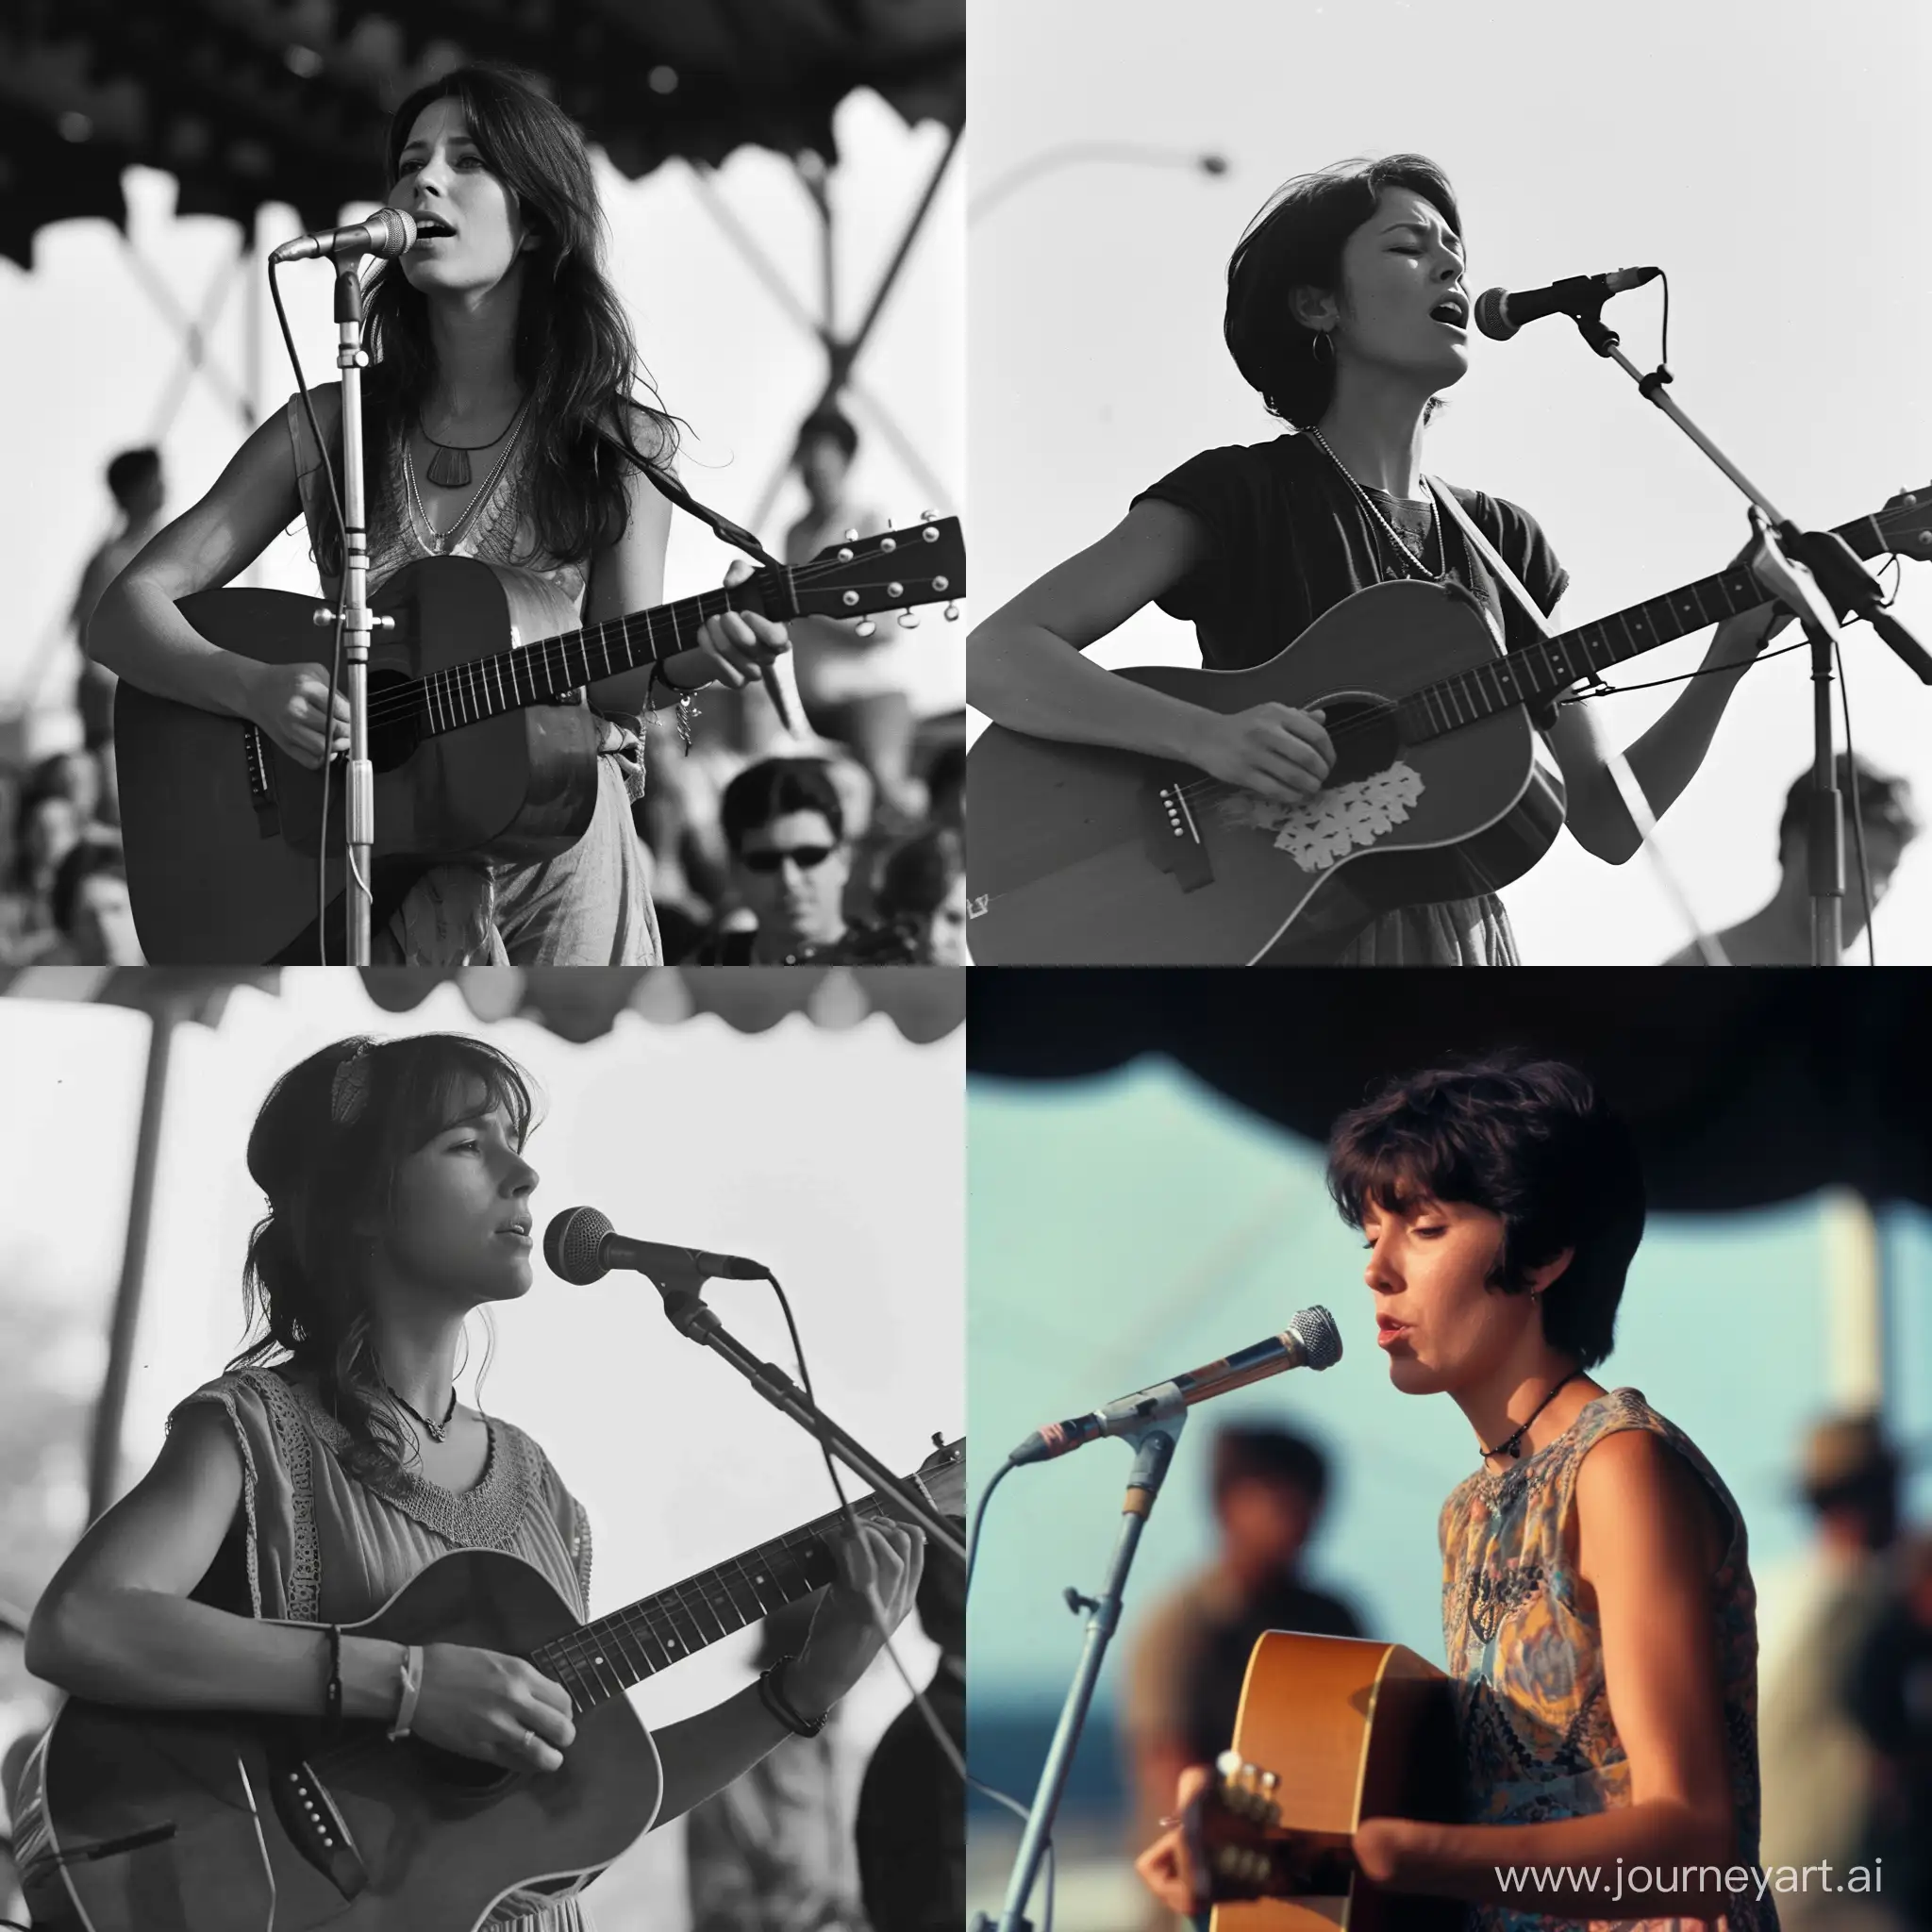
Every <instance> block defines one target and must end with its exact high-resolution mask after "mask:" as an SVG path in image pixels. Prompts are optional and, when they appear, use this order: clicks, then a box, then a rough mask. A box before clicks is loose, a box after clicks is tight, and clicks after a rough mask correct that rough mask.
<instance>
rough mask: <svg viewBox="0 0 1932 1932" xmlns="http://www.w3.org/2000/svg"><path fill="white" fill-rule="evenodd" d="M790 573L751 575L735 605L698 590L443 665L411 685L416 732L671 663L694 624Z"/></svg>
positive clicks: (692, 640) (430, 734)
mask: <svg viewBox="0 0 1932 1932" xmlns="http://www.w3.org/2000/svg"><path fill="white" fill-rule="evenodd" d="M790 578H791V572H790V571H789V570H786V571H782V572H774V571H770V570H767V571H763V572H760V573H758V575H756V576H754V577H751V578H748V579H747V580H746V582H745V583H744V584H743V585H741V586H740V587H739V603H738V604H737V605H734V603H733V601H732V593H731V592H730V591H724V590H715V591H700V592H699V594H698V595H697V596H695V597H685V598H682V599H681V600H680V601H679V602H677V603H675V604H660V605H658V607H657V608H655V609H651V610H635V611H632V612H631V613H630V615H629V616H627V617H613V618H609V619H608V620H607V621H606V622H604V623H602V624H591V625H585V626H584V628H583V629H582V630H574V631H569V632H566V633H565V634H564V635H563V636H562V637H556V638H545V639H544V640H543V641H541V643H535V644H525V645H523V646H521V647H520V648H518V649H516V650H510V651H499V652H498V653H497V654H496V655H495V656H494V657H493V658H473V659H472V660H471V661H470V662H469V663H467V664H451V665H447V666H445V667H444V668H443V669H442V670H441V671H437V672H432V673H431V674H430V675H429V676H427V677H425V678H423V679H422V680H421V681H420V682H419V683H418V684H416V685H415V686H414V688H413V690H412V692H411V697H412V699H413V708H414V710H415V713H416V716H415V724H416V727H417V729H418V730H419V731H420V732H421V733H422V734H423V735H424V736H425V737H427V738H434V737H436V736H438V735H439V734H440V733H441V732H444V731H455V730H457V729H458V727H459V726H461V725H464V724H476V723H477V722H478V721H479V720H481V719H484V718H494V717H496V716H498V715H499V714H500V713H502V712H504V711H514V710H518V709H520V708H522V707H524V706H525V705H542V704H554V703H556V701H557V700H558V698H560V697H562V696H563V695H564V694H565V693H566V692H567V691H577V690H580V689H581V688H582V687H583V686H585V685H587V684H594V683H596V682H597V680H598V679H599V678H604V677H615V676H617V675H619V674H620V673H622V672H625V671H635V670H637V669H638V667H639V666H640V665H643V664H655V663H656V662H658V659H660V658H675V656H676V655H677V654H678V652H680V651H689V650H691V649H692V648H693V647H694V646H695V645H696V643H697V630H698V626H699V625H701V624H703V623H704V621H705V620H706V619H707V618H708V617H717V616H719V615H720V614H722V613H723V612H724V611H726V610H730V609H733V608H741V606H742V603H743V601H744V600H743V595H742V593H743V591H745V590H748V589H751V588H754V587H761V586H763V585H765V584H767V583H770V582H772V581H773V580H774V579H783V580H784V581H786V583H787V586H788V589H789V584H790ZM753 608H758V606H756V605H754V607H753Z"/></svg>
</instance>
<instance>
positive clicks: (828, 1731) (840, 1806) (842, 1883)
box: [684, 1597, 883, 1932]
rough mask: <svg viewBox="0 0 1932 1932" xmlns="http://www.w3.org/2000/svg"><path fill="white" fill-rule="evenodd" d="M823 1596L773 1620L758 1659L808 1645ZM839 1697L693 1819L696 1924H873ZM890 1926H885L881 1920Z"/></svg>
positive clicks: (690, 1842) (768, 1928) (689, 1822)
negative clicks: (819, 1726) (849, 1790)
mask: <svg viewBox="0 0 1932 1932" xmlns="http://www.w3.org/2000/svg"><path fill="white" fill-rule="evenodd" d="M817 1603H818V1599H817V1598H816V1597H807V1598H805V1599H804V1600H803V1601H801V1602H799V1603H795V1604H790V1605H788V1606H787V1607H785V1608H784V1609H782V1610H777V1611H774V1613H773V1614H772V1615H771V1616H769V1617H767V1618H766V1619H765V1621H764V1624H763V1627H762V1629H761V1631H760V1635H759V1641H758V1666H757V1668H758V1670H759V1671H766V1670H769V1669H770V1668H771V1667H772V1666H773V1665H774V1664H775V1663H776V1662H777V1661H778V1659H779V1658H780V1657H787V1656H795V1655H796V1654H797V1653H798V1652H799V1651H801V1650H803V1649H804V1648H805V1637H806V1632H807V1630H808V1629H809V1628H810V1626H811V1619H812V1611H813V1610H814V1608H815V1607H817ZM838 1724H839V1711H838V1707H837V1706H836V1705H835V1706H834V1707H833V1709H832V1713H831V1715H830V1716H829V1717H828V1718H827V1720H826V1722H825V1727H824V1730H822V1731H820V1732H819V1734H818V1735H817V1736H816V1737H813V1738H798V1737H791V1738H787V1739H786V1740H785V1741H784V1742H783V1743H782V1744H780V1745H779V1746H778V1748H777V1749H776V1750H775V1751H774V1752H772V1753H771V1754H770V1755H769V1756H768V1757H763V1758H761V1759H760V1760H759V1761H758V1763H757V1764H755V1765H753V1767H752V1768H751V1770H749V1771H748V1772H746V1773H745V1774H744V1775H743V1776H742V1777H741V1778H740V1779H738V1781H737V1782H736V1783H735V1784H728V1785H726V1786H725V1787H724V1790H722V1791H720V1792H718V1793H717V1795H716V1796H715V1797H711V1798H707V1799H706V1800H705V1801H704V1802H703V1803H702V1804H700V1805H696V1806H693V1807H692V1808H691V1811H690V1812H689V1813H688V1814H687V1816H686V1819H685V1840H684V1857H685V1869H686V1873H687V1874H688V1876H687V1884H688V1886H689V1889H690V1894H691V1932H867V1928H866V1924H865V1915H864V1912H863V1910H862V1909H861V1907H860V1906H859V1903H858V1855H857V1853H856V1852H855V1850H854V1848H853V1840H852V1820H851V1817H850V1815H849V1813H848V1811H847V1807H846V1806H845V1805H844V1803H843V1802H842V1801H841V1797H840V1792H841V1789H842V1787H841V1782H840V1775H839V1770H840V1767H839V1754H838V1749H837V1745H836V1741H835V1739H836V1732H837V1727H838ZM881 1932H883V1928H881Z"/></svg>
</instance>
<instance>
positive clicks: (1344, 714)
mask: <svg viewBox="0 0 1932 1932" xmlns="http://www.w3.org/2000/svg"><path fill="white" fill-rule="evenodd" d="M1309 708H1310V709H1311V710H1320V711H1323V712H1324V713H1326V716H1325V718H1324V723H1325V724H1326V725H1327V727H1328V736H1329V738H1330V739H1331V740H1332V741H1334V745H1335V764H1334V768H1333V769H1332V770H1331V771H1330V772H1329V774H1328V783H1329V785H1330V786H1331V787H1333V786H1337V785H1348V784H1352V783H1354V782H1355V781H1356V780H1357V779H1358V778H1367V777H1371V776H1373V775H1374V774H1375V773H1377V772H1386V771H1387V770H1388V769H1389V767H1390V766H1391V765H1392V764H1393V763H1394V762H1395V760H1396V759H1397V758H1400V757H1401V756H1402V741H1401V739H1400V737H1399V736H1398V735H1397V733H1396V729H1395V711H1394V708H1393V707H1392V706H1391V704H1390V703H1389V702H1388V700H1387V699H1384V698H1376V697H1369V696H1365V695H1361V694H1359V693H1357V694H1352V695H1349V696H1346V697H1333V698H1323V699H1322V700H1321V701H1320V702H1319V703H1318V704H1316V705H1312V706H1310V707H1309Z"/></svg>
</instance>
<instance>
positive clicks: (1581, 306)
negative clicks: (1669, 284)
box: [1475, 268, 1663, 342]
mask: <svg viewBox="0 0 1932 1932" xmlns="http://www.w3.org/2000/svg"><path fill="white" fill-rule="evenodd" d="M1662 274H1663V270H1662V269H1660V268H1613V269H1612V270H1611V271H1610V272H1609V274H1608V275H1569V276H1566V277H1565V278H1564V279H1563V280H1562V281H1560V282H1552V283H1551V284H1550V285H1549V287H1548V288H1546V289H1524V290H1522V291H1517V292H1512V291H1509V290H1508V289H1485V290H1484V291H1483V292H1482V293H1481V294H1480V295H1478V296H1477V297H1476V302H1475V325H1476V327H1478V328H1479V329H1481V330H1482V332H1483V333H1484V335H1486V336H1488V337H1489V338H1490V340H1491V341H1493V342H1507V341H1508V340H1509V338H1510V337H1511V336H1513V335H1514V334H1515V333H1516V331H1517V330H1518V329H1520V328H1521V327H1522V326H1523V325H1524V323H1525V322H1535V321H1538V320H1539V319H1540V318H1541V317H1542V316H1545V315H1582V314H1585V313H1587V312H1589V311H1591V310H1594V309H1598V308H1602V307H1603V306H1604V304H1605V303H1606V302H1607V301H1608V300H1609V298H1610V297H1611V296H1612V295H1621V294H1622V293H1623V292H1624V290H1625V289H1641V288H1642V286H1643V285H1644V283H1645V282H1654V281H1656V280H1657V276H1658V275H1662Z"/></svg>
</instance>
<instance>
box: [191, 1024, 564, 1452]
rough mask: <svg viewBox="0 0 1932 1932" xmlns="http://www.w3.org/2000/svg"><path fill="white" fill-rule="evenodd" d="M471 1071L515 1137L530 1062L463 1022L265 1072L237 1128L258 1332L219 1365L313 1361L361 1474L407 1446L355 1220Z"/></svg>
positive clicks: (523, 1119) (365, 1247)
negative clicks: (243, 1143) (253, 1206)
mask: <svg viewBox="0 0 1932 1932" xmlns="http://www.w3.org/2000/svg"><path fill="white" fill-rule="evenodd" d="M479 1082H480V1083H481V1085H482V1088H483V1092H484V1096H485V1098H484V1102H483V1104H484V1106H485V1107H486V1108H488V1107H500V1108H503V1110H504V1112H505V1113H506V1114H507V1115H508V1120H509V1125H510V1134H511V1138H512V1140H513V1141H515V1143H516V1145H517V1146H518V1147H522V1145H523V1144H524V1141H525V1137H526V1136H527V1135H528V1133H529V1131H530V1128H531V1126H532V1124H534V1121H535V1117H536V1104H535V1101H534V1099H533V1097H532V1092H531V1086H530V1080H529V1076H528V1074H525V1072H524V1070H523V1069H522V1068H521V1067H520V1066H518V1065H517V1063H516V1062H515V1061H514V1060H513V1059H511V1058H509V1057H508V1055H507V1054H503V1053H499V1052H498V1051H497V1050H496V1048H495V1047H493V1046H491V1045H489V1044H488V1043H487V1042H486V1041H480V1040H474V1039H472V1038H471V1037H470V1036H469V1035H468V1034H464V1033H423V1034H417V1035H415V1036H413V1037H411V1038H408V1039H404V1040H390V1041H378V1040H372V1039H370V1038H368V1037H367V1036H366V1035H365V1036H357V1037H355V1038H352V1039H349V1040H339V1041H336V1042H335V1044H334V1045H332V1046H325V1047H324V1048H323V1049H322V1051H321V1052H320V1053H315V1054H311V1055H310V1056H309V1057H308V1058H307V1059H306V1060H304V1061H302V1062H301V1064H300V1065H299V1066H295V1067H291V1068H290V1070H289V1071H288V1072H287V1073H286V1074H283V1075H282V1077H281V1078H280V1079H279V1080H277V1081H276V1082H275V1085H274V1087H273V1088H271V1089H270V1090H269V1096H268V1098H267V1099H266V1100H265V1101H263V1102H262V1104H261V1111H260V1112H259V1113H258V1115H257V1116H256V1120H255V1126H254V1129H253V1131H252V1132H251V1133H250V1134H249V1136H248V1172H249V1173H250V1174H252V1175H253V1176H254V1178H255V1182H256V1185H257V1186H258V1187H259V1188H260V1189H261V1191H262V1192H263V1193H264V1194H266V1195H267V1196H268V1207H269V1211H268V1213H267V1214H266V1215H264V1216H263V1217H262V1219H261V1220H260V1221H258V1222H257V1223H256V1224H255V1231H254V1232H253V1233H252V1234H251V1235H250V1236H249V1238H248V1258H247V1261H246V1264H245V1266H244V1268H243V1271H242V1281H243V1305H244V1307H245V1308H246V1310H247V1315H248V1319H249V1323H250V1324H251V1326H253V1325H254V1324H256V1323H259V1324H261V1327H262V1330H263V1332H262V1333H261V1334H260V1335H259V1336H258V1338H257V1339H256V1340H255V1341H251V1342H250V1343H249V1344H248V1346H247V1347H245V1348H244V1349H242V1352H241V1353H240V1354H239V1355H238V1356H236V1357H235V1358H234V1360H232V1361H231V1362H230V1363H229V1364H228V1369H229V1372H230V1373H231V1374H232V1373H233V1372H234V1371H235V1370H237V1369H244V1368H255V1367H258V1366H262V1365H264V1364H267V1365H272V1366H273V1365H276V1364H278V1363H280V1362H283V1361H286V1362H287V1363H289V1364H291V1365H292V1366H293V1367H295V1368H297V1369H300V1370H303V1371H305V1372H306V1373H308V1374H312V1375H313V1376H314V1377H315V1381H316V1388H317V1391H318V1392H319V1393H320V1395H321V1397H322V1401H323V1404H324V1406H325V1407H327V1408H328V1409H329V1410H330V1411H331V1412H332V1413H333V1414H334V1415H335V1417H336V1419H337V1421H338V1422H340V1423H341V1424H342V1426H343V1427H344V1428H345V1429H346V1430H347V1431H348V1433H349V1439H350V1448H349V1451H348V1453H347V1454H346V1455H345V1456H344V1457H343V1461H344V1462H345V1463H346V1464H347V1466H348V1467H349V1469H350V1470H351V1472H352V1473H354V1474H358V1475H368V1474H375V1473H378V1472H380V1471H382V1470H383V1469H385V1468H394V1467H397V1466H399V1465H401V1464H402V1463H403V1462H404V1461H406V1460H407V1459H408V1457H409V1456H410V1455H412V1454H413V1453H414V1448H415V1442H414V1438H413V1437H412V1436H411V1435H410V1434H409V1433H408V1430H407V1429H406V1428H405V1427H404V1425H403V1421H402V1415H401V1412H400V1410H398V1409H397V1407H395V1405H394V1403H393V1401H392V1400H391V1397H390V1395H389V1394H388V1392H387V1391H386V1390H385V1389H384V1387H383V1368H382V1362H381V1360H380V1358H379V1357H378V1356H377V1353H376V1349H375V1340H374V1336H373V1333H372V1325H371V1322H370V1313H369V1268H370V1262H371V1259H372V1258H373V1257H372V1243H371V1241H370V1239H369V1237H368V1235H367V1233H366V1232H365V1231H364V1230H365V1229H366V1227H367V1224H369V1223H370V1222H371V1221H372V1220H376V1221H382V1222H386V1221H387V1220H388V1219H389V1218H390V1216H391V1213H392V1212H393V1209H394V1202H395V1192H394V1190H395V1177H396V1170H397V1169H398V1168H399V1167H400V1166H401V1164H402V1162H403V1161H404V1160H405V1159H406V1158H408V1156H409V1155H411V1154H413V1153H414V1152H415V1151H416V1150H417V1149H418V1148H419V1147H421V1146H423V1145H424V1143H425V1141H429V1140H431V1139H433V1138H434V1137H435V1136H436V1135H438V1134H440V1133H441V1132H443V1131H444V1130H445V1129H446V1128H449V1127H452V1126H454V1125H455V1124H457V1123H458V1121H459V1120H463V1119H465V1118H467V1117H468V1116H469V1115H470V1114H472V1113H474V1112H475V1111H476V1090H477V1085H478V1083H479Z"/></svg>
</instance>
